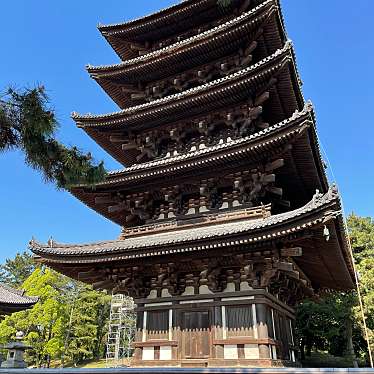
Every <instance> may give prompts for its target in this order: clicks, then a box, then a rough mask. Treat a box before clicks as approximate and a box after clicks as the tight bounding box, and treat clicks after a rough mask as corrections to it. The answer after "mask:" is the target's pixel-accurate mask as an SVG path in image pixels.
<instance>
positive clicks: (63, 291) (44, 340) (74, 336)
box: [0, 267, 110, 367]
mask: <svg viewBox="0 0 374 374" xmlns="http://www.w3.org/2000/svg"><path fill="white" fill-rule="evenodd" d="M22 288H24V289H25V290H26V292H27V294H28V295H31V296H39V298H40V300H39V302H38V303H37V304H36V305H35V306H34V308H33V309H31V310H27V311H23V312H19V313H14V314H13V315H11V316H8V317H6V318H5V319H4V320H3V321H2V322H1V323H0V344H4V343H6V342H9V341H11V340H12V339H14V337H15V334H16V332H17V331H23V332H24V333H25V341H26V342H27V343H28V344H30V345H31V346H32V347H33V350H31V351H29V352H28V354H27V361H28V363H29V364H30V365H36V366H38V367H41V366H47V367H49V365H50V363H51V361H52V360H61V359H64V360H65V362H69V363H74V364H78V363H79V362H81V361H83V360H85V359H91V358H99V357H103V353H104V344H105V336H106V333H107V320H108V316H109V305H110V303H109V301H110V297H109V300H108V296H107V295H105V294H103V293H100V292H96V291H93V290H92V289H91V288H90V287H88V286H85V285H82V284H80V283H78V282H75V281H73V280H71V279H69V278H67V277H65V276H63V275H61V274H59V273H57V272H55V271H53V270H50V269H47V268H41V267H39V268H36V269H35V270H34V272H33V273H32V274H31V275H30V276H29V277H28V278H27V279H26V281H25V282H24V283H23V285H22Z"/></svg>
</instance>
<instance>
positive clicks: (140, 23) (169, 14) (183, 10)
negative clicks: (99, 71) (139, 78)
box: [98, 0, 250, 60]
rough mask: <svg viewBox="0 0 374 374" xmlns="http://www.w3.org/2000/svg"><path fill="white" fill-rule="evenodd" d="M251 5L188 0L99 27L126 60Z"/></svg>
mask: <svg viewBox="0 0 374 374" xmlns="http://www.w3.org/2000/svg"><path fill="white" fill-rule="evenodd" d="M249 5H250V1H248V0H235V1H234V2H232V4H230V5H229V6H228V7H220V6H217V1H216V0H188V1H183V2H181V3H180V4H176V5H173V6H171V7H169V8H166V9H164V10H161V11H159V12H156V13H154V14H151V15H149V16H146V17H141V18H139V19H136V20H133V21H130V22H124V23H119V24H112V25H99V27H98V28H99V31H100V32H101V33H102V35H103V36H104V37H105V38H106V40H107V41H108V42H109V44H110V45H111V46H112V47H113V49H114V50H115V52H116V53H117V54H118V55H119V57H120V58H121V59H122V60H126V59H129V58H132V57H134V56H136V55H138V54H139V53H145V52H147V51H149V50H152V49H157V48H160V47H161V46H162V45H165V44H168V43H170V42H171V41H170V38H171V40H173V39H175V40H178V39H183V38H186V37H188V35H190V34H191V30H195V29H196V30H198V29H199V28H203V27H204V25H205V24H209V23H213V24H216V23H219V22H220V21H221V20H224V19H225V18H227V17H230V14H232V13H233V10H235V8H236V7H237V9H236V11H237V12H243V11H245V10H246V9H247V8H248V7H249ZM234 13H235V11H234ZM202 20H203V21H202ZM221 22H222V21H221ZM186 35H187V36H186ZM166 39H169V41H167V40H166ZM160 42H161V43H160Z"/></svg>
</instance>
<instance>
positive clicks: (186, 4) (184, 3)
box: [98, 0, 210, 33]
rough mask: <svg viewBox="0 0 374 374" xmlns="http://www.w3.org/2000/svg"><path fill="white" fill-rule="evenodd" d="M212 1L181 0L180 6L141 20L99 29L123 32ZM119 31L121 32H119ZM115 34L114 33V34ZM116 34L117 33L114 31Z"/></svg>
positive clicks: (162, 10) (161, 10)
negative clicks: (122, 30)
mask: <svg viewBox="0 0 374 374" xmlns="http://www.w3.org/2000/svg"><path fill="white" fill-rule="evenodd" d="M209 1H210V0H181V1H180V2H179V3H178V4H174V5H171V6H168V7H166V8H163V9H160V10H158V11H157V12H154V13H151V14H149V15H146V16H141V17H139V18H136V19H133V20H131V21H125V22H119V23H112V24H106V25H101V24H99V25H98V29H99V30H100V31H102V32H104V31H106V30H108V31H109V30H110V29H113V28H114V29H117V32H121V29H123V28H125V27H126V28H129V27H131V26H132V27H134V28H136V26H140V25H142V24H144V23H148V24H149V23H151V22H152V20H154V19H157V18H160V17H164V16H165V13H166V12H170V11H172V12H180V11H183V9H185V8H190V7H191V6H193V5H194V4H199V3H207V2H209ZM118 29H119V30H118ZM112 33H113V32H112ZM114 33H116V31H114Z"/></svg>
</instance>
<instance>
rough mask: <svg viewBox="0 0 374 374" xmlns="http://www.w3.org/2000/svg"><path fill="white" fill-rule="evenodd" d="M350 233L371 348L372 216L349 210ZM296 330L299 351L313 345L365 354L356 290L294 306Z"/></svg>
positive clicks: (338, 353) (333, 351)
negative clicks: (355, 213) (353, 212)
mask: <svg viewBox="0 0 374 374" xmlns="http://www.w3.org/2000/svg"><path fill="white" fill-rule="evenodd" d="M347 225H348V231H349V236H350V240H351V244H352V251H353V255H354V258H355V262H356V267H357V270H358V273H359V276H360V290H361V292H362V298H363V305H364V310H365V315H366V319H367V326H368V328H369V336H370V340H371V345H372V351H373V350H374V346H373V342H374V220H373V219H372V218H370V217H367V218H363V217H358V216H356V215H354V214H351V215H350V216H349V217H348V219H347ZM297 333H298V337H299V342H300V347H301V352H302V355H303V354H305V353H306V355H307V356H309V355H310V354H311V351H312V349H315V350H321V351H327V352H329V353H330V354H332V355H336V356H343V355H345V356H347V355H352V353H353V352H352V349H353V348H354V351H355V354H356V356H357V357H366V359H367V345H366V341H365V339H364V330H363V321H362V315H361V311H360V308H359V302H358V296H357V293H356V292H351V293H343V292H335V293H332V294H329V295H325V296H324V297H322V298H321V300H320V301H319V302H318V303H316V302H313V301H310V300H306V301H304V302H303V303H302V304H301V305H299V307H298V309H297Z"/></svg>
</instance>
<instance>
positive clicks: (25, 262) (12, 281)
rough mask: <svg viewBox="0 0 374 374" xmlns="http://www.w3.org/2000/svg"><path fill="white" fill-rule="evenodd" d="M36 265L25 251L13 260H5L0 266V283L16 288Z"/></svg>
mask: <svg viewBox="0 0 374 374" xmlns="http://www.w3.org/2000/svg"><path fill="white" fill-rule="evenodd" d="M35 268H36V264H35V262H34V260H33V258H32V255H31V254H30V253H29V252H27V251H25V252H23V253H17V254H16V257H15V258H13V259H6V260H5V264H3V265H0V282H2V283H6V284H8V285H9V286H12V287H16V288H18V287H19V286H21V284H22V283H23V282H24V281H25V280H26V279H27V278H28V277H29V276H30V275H31V274H32V272H33V271H34V270H35Z"/></svg>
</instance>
